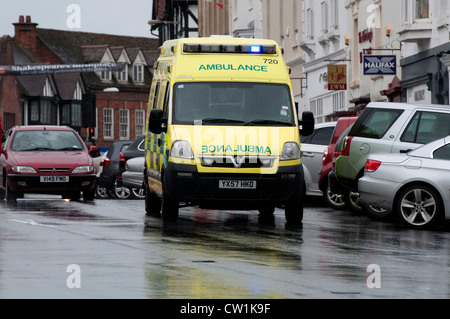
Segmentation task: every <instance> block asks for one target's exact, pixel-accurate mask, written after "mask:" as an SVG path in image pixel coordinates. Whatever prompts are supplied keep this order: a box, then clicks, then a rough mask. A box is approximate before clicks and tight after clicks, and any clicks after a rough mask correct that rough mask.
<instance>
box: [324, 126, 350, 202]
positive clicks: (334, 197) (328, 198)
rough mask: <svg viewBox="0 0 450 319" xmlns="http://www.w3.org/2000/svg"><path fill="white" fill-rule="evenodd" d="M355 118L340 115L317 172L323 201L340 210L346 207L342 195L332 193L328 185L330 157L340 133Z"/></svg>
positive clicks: (330, 165) (330, 168)
mask: <svg viewBox="0 0 450 319" xmlns="http://www.w3.org/2000/svg"><path fill="white" fill-rule="evenodd" d="M356 119H357V117H341V118H339V119H338V121H337V123H336V127H335V129H334V132H333V137H332V139H331V144H330V145H328V148H327V149H326V150H325V151H324V153H323V158H322V168H321V169H320V172H319V188H320V189H321V190H322V193H323V197H324V200H325V202H326V203H327V204H328V206H330V207H332V208H334V209H339V210H340V209H345V208H346V204H345V199H344V197H343V196H342V195H338V194H334V193H333V192H331V190H330V188H329V187H328V173H329V172H330V171H331V170H332V168H333V161H332V159H333V152H334V146H335V145H336V142H337V140H338V139H339V137H340V136H341V134H342V133H343V132H344V131H345V130H346V129H347V128H348V127H349V126H351V125H352V124H353V123H354V122H355V121H356Z"/></svg>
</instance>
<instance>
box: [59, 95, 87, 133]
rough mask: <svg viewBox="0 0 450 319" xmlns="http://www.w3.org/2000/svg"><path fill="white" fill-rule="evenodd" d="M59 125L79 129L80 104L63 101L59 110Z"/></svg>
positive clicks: (78, 102)
mask: <svg viewBox="0 0 450 319" xmlns="http://www.w3.org/2000/svg"><path fill="white" fill-rule="evenodd" d="M61 124H62V125H67V126H70V127H73V128H80V127H81V124H82V123H81V102H80V101H65V102H64V103H63V105H62V108H61Z"/></svg>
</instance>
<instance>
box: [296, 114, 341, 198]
mask: <svg viewBox="0 0 450 319" xmlns="http://www.w3.org/2000/svg"><path fill="white" fill-rule="evenodd" d="M336 123H337V122H326V123H319V124H316V125H315V126H314V132H313V133H312V134H311V135H310V136H302V141H301V151H302V153H301V154H302V164H303V170H304V172H305V184H306V195H307V196H322V191H321V190H320V188H319V173H320V169H321V168H322V160H323V152H324V151H325V150H326V149H327V147H328V145H330V142H331V136H332V135H333V131H334V128H335V127H336Z"/></svg>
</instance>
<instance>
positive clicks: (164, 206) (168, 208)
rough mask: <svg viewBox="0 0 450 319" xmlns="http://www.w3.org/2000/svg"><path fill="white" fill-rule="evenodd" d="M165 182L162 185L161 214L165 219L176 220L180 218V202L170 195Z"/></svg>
mask: <svg viewBox="0 0 450 319" xmlns="http://www.w3.org/2000/svg"><path fill="white" fill-rule="evenodd" d="M164 185H165V183H164V182H163V185H162V199H161V215H162V218H163V220H167V221H176V220H177V219H178V208H179V203H178V202H177V201H176V200H174V199H173V198H172V197H170V194H169V193H168V192H167V191H166V188H165V186H164Z"/></svg>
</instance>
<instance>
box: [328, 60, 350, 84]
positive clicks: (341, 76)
mask: <svg viewBox="0 0 450 319" xmlns="http://www.w3.org/2000/svg"><path fill="white" fill-rule="evenodd" d="M328 90H330V91H340V90H347V65H345V64H342V65H328Z"/></svg>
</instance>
